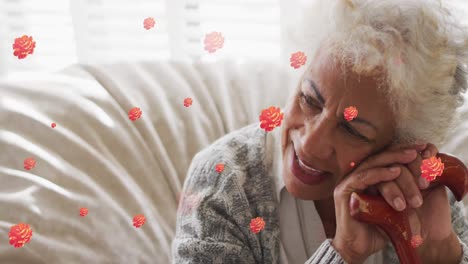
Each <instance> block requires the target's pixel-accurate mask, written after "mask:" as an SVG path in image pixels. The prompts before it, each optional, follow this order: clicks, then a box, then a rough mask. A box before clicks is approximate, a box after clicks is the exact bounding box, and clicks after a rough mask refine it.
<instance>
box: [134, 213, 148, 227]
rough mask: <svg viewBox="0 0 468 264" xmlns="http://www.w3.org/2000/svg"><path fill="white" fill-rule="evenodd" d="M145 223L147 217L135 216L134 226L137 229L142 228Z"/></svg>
mask: <svg viewBox="0 0 468 264" xmlns="http://www.w3.org/2000/svg"><path fill="white" fill-rule="evenodd" d="M145 222H146V218H145V216H144V215H142V214H139V215H135V216H134V217H133V225H134V226H135V227H136V228H140V227H141V226H142V225H143V224H144V223H145Z"/></svg>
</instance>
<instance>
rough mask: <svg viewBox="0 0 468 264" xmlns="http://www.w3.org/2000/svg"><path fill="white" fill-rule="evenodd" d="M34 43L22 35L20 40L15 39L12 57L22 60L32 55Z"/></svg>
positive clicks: (31, 39)
mask: <svg viewBox="0 0 468 264" xmlns="http://www.w3.org/2000/svg"><path fill="white" fill-rule="evenodd" d="M35 47H36V42H35V41H34V40H33V38H32V37H29V36H26V35H23V36H22V37H20V38H16V39H15V42H14V43H13V55H15V56H17V57H18V59H24V58H26V56H28V55H29V54H33V52H34V48H35Z"/></svg>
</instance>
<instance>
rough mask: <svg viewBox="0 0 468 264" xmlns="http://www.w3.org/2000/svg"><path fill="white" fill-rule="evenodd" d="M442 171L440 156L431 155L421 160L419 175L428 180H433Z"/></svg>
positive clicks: (442, 164) (442, 165)
mask: <svg viewBox="0 0 468 264" xmlns="http://www.w3.org/2000/svg"><path fill="white" fill-rule="evenodd" d="M443 172H444V163H443V162H442V161H441V160H440V158H436V157H435V156H432V157H430V158H427V159H425V160H423V161H422V164H421V176H422V177H423V178H424V179H426V180H427V181H428V182H431V181H433V180H435V178H436V177H438V176H440V175H442V173H443Z"/></svg>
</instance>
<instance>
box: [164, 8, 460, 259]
mask: <svg viewBox="0 0 468 264" xmlns="http://www.w3.org/2000/svg"><path fill="white" fill-rule="evenodd" d="M320 1H321V0H320ZM322 2H326V3H327V4H328V5H329V6H330V8H329V9H328V10H329V11H330V12H331V13H330V16H329V19H330V21H326V22H325V23H323V24H322V25H320V27H322V29H323V30H324V33H325V34H322V35H321V36H322V37H320V38H317V39H316V41H318V43H319V44H318V45H317V47H318V48H317V49H316V50H315V53H314V57H313V58H312V59H311V60H310V65H309V66H308V67H307V69H306V70H305V72H304V74H303V75H302V78H301V79H300V80H299V84H298V86H297V88H296V89H295V90H294V91H293V93H292V95H291V97H290V98H289V100H288V102H287V105H286V107H285V108H284V120H283V123H282V124H281V127H280V128H276V129H274V130H273V131H271V132H266V131H265V130H263V129H262V128H261V127H260V126H259V124H258V123H257V124H252V125H249V126H247V127H245V128H242V129H240V130H237V131H235V132H232V133H230V134H228V135H226V136H224V137H222V138H221V139H219V140H217V141H216V142H214V143H213V144H212V145H211V146H209V147H208V148H206V149H204V150H202V151H201V152H199V153H198V154H197V155H196V156H195V157H194V159H193V161H192V164H191V166H190V168H189V172H188V176H187V179H186V182H185V184H184V199H182V201H181V209H180V210H179V212H178V218H177V231H176V236H175V239H174V241H173V245H172V248H173V255H174V261H175V263H292V264H296V263H344V262H347V263H398V258H397V256H396V253H395V251H394V248H393V246H392V244H391V243H390V242H389V240H388V238H387V236H386V235H385V234H384V233H383V232H382V231H381V230H380V229H378V228H377V227H376V226H373V225H368V224H365V223H362V222H359V221H356V220H354V218H352V217H351V216H350V211H349V201H350V196H351V194H352V193H353V192H363V191H366V192H373V193H374V194H375V195H381V196H383V198H384V199H385V201H386V202H387V203H388V204H389V205H390V206H392V207H393V208H394V209H395V210H398V211H402V210H408V212H409V214H410V222H411V229H412V233H413V234H418V235H420V236H421V237H422V239H423V243H422V244H421V245H420V246H419V247H418V249H417V252H418V254H419V256H420V257H421V258H422V261H423V263H468V247H467V245H468V225H467V224H468V223H467V222H466V221H465V218H464V207H463V204H462V203H461V202H456V201H455V199H454V197H453V194H452V193H451V192H450V191H449V190H448V189H446V188H444V187H438V188H434V189H428V188H427V187H428V185H429V184H428V182H427V181H425V180H424V178H422V177H421V171H420V165H421V162H422V160H423V159H426V158H429V157H430V156H434V155H436V154H437V151H438V150H437V147H436V146H439V145H440V144H443V142H444V140H445V137H446V134H447V132H448V131H449V129H450V128H451V127H453V126H454V125H456V124H457V123H458V122H459V120H458V118H457V115H456V109H457V107H459V106H461V105H462V104H463V93H464V92H465V91H466V87H467V81H466V72H465V71H464V69H465V68H464V67H465V63H466V62H467V61H468V60H467V54H468V41H467V39H468V37H467V36H468V34H467V31H466V30H465V28H463V27H461V26H460V25H459V24H457V23H456V20H455V19H453V17H452V16H451V14H450V13H449V12H448V11H447V9H445V8H444V7H442V6H441V3H440V1H429V0H420V1H416V0H400V1H398V0H374V1H370V0H353V1H352V0H347V1H345V0H328V1H322ZM308 15H310V16H314V13H309V14H308ZM317 15H318V14H317ZM350 106H353V107H355V108H356V109H357V110H358V115H357V116H355V117H354V119H352V120H349V119H348V118H345V114H344V113H345V112H346V111H347V110H346V109H347V108H348V107H350ZM218 163H223V164H225V168H224V171H222V173H219V172H217V171H216V170H215V169H214V168H215V167H216V164H218ZM257 217H259V218H257ZM252 219H255V220H254V221H253V222H252V223H253V225H254V226H253V227H251V226H250V225H251V220H252ZM263 224H264V225H263ZM255 225H259V226H258V227H259V229H258V230H255V229H256V228H257V227H256V226H255Z"/></svg>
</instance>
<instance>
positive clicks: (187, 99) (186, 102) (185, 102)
mask: <svg viewBox="0 0 468 264" xmlns="http://www.w3.org/2000/svg"><path fill="white" fill-rule="evenodd" d="M192 102H193V100H192V98H190V97H187V98H185V99H184V106H185V107H189V106H191V105H192Z"/></svg>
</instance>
